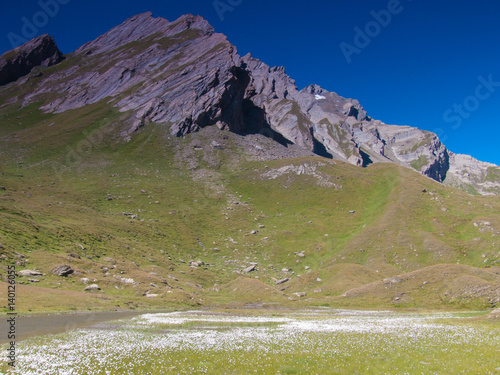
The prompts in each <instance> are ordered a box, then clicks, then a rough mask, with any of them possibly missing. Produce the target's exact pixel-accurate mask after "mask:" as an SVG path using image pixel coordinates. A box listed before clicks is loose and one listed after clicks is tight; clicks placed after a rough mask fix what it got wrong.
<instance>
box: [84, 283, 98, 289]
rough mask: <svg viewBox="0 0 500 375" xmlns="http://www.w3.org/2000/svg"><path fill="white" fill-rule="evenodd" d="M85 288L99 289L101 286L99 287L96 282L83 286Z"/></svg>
mask: <svg viewBox="0 0 500 375" xmlns="http://www.w3.org/2000/svg"><path fill="white" fill-rule="evenodd" d="M85 290H101V288H99V285H97V284H90V285H89V286H87V287H86V288H85Z"/></svg>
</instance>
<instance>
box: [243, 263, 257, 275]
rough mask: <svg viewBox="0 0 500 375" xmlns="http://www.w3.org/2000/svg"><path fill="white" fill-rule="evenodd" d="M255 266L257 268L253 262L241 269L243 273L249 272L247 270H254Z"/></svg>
mask: <svg viewBox="0 0 500 375" xmlns="http://www.w3.org/2000/svg"><path fill="white" fill-rule="evenodd" d="M256 268H257V266H256V265H255V264H252V265H251V266H249V267H247V268H245V269H244V270H243V272H245V273H249V272H252V271H255V269H256Z"/></svg>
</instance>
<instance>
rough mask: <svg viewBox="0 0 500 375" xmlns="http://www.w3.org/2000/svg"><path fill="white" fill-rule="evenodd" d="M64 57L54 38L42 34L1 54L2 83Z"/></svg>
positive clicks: (55, 62)
mask: <svg viewBox="0 0 500 375" xmlns="http://www.w3.org/2000/svg"><path fill="white" fill-rule="evenodd" d="M62 59H63V55H62V53H61V51H59V48H58V47H57V45H56V43H55V42H54V39H53V38H52V37H51V36H49V35H48V34H43V35H40V36H39V37H37V38H34V39H32V40H30V41H28V42H26V43H24V44H23V45H22V46H19V47H17V48H15V49H13V50H10V51H8V52H5V53H4V54H3V55H1V56H0V85H5V84H7V83H10V82H14V81H16V80H17V79H19V78H21V77H23V76H25V75H27V74H28V73H29V72H31V70H32V69H33V68H34V67H35V66H40V65H42V66H50V65H54V64H57V63H58V62H60V61H61V60H62Z"/></svg>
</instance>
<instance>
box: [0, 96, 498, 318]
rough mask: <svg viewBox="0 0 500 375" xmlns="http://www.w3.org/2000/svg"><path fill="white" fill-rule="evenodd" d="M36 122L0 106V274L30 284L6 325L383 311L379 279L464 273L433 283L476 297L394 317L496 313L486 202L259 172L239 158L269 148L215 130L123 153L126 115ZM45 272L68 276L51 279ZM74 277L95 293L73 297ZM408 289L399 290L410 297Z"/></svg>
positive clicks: (148, 140)
mask: <svg viewBox="0 0 500 375" xmlns="http://www.w3.org/2000/svg"><path fill="white" fill-rule="evenodd" d="M37 107H38V106H37V105H36V104H32V105H28V106H25V107H24V108H22V109H19V104H17V103H14V104H6V105H3V106H2V107H0V186H2V187H3V188H4V189H0V244H1V246H2V247H1V248H0V251H1V253H2V255H3V256H2V258H3V259H2V260H1V262H2V267H3V269H4V270H5V266H6V265H7V264H15V263H17V270H18V271H19V270H22V269H36V270H39V271H41V272H42V273H43V274H44V275H43V276H41V277H37V276H29V277H24V276H19V278H18V281H19V282H20V283H24V284H25V285H23V287H22V288H21V289H20V293H21V295H20V296H19V297H18V298H19V305H18V308H19V309H21V311H28V310H31V311H47V310H65V309H85V308H92V309H93V308H116V307H120V308H121V307H165V306H172V305H175V306H177V305H179V306H191V305H209V304H213V303H229V302H232V303H246V302H279V303H299V302H300V303H309V304H329V305H339V306H340V305H349V306H352V305H355V306H357V307H362V306H364V305H366V306H368V305H370V306H392V305H394V301H395V300H394V298H395V296H396V295H400V294H401V293H405V290H399V289H398V290H397V291H394V293H392V292H391V293H392V294H391V293H390V292H385V291H380V290H379V289H380V288H382V289H383V285H384V284H383V283H384V281H383V280H384V279H388V278H392V277H395V276H396V275H413V274H412V272H417V275H422V274H425V273H426V272H428V273H430V274H432V275H436V273H439V272H441V271H442V270H443V269H446V268H435V267H436V266H435V265H446V266H441V267H454V268H453V269H456V267H457V266H456V265H457V264H461V265H465V266H468V267H464V268H460V272H458V271H457V272H455V273H452V274H451V276H449V277H447V278H446V280H445V281H443V283H444V282H446V283H447V284H446V285H447V286H449V285H451V286H450V287H449V288H451V289H450V291H451V290H452V291H453V296H462V295H464V293H465V292H464V290H465V289H467V288H469V285H475V287H476V289H477V288H479V289H481V288H482V289H481V290H483V289H484V290H485V292H484V293H483V292H481V293H480V294H481V296H479V297H478V296H476V294H477V293H476V294H474V293H472V292H471V295H472V297H470V298H469V297H467V298H461V299H460V301H458V302H457V299H456V298H454V299H453V298H451V297H450V298H448V296H447V295H444V293H445V292H443V288H444V286H443V285H444V284H443V285H441V284H440V285H441V286H440V287H439V288H424V289H422V290H418V293H417V294H415V293H416V292H415V293H414V294H415V296H414V297H412V298H411V299H404V298H399V299H398V301H399V302H398V303H397V305H399V306H408V307H415V306H423V305H425V306H426V307H430V306H435V307H438V306H450V307H474V308H476V307H478V306H479V307H490V306H495V305H497V304H498V303H499V293H500V292H499V285H500V280H499V276H498V273H499V271H498V266H499V265H500V264H499V258H500V254H499V246H498V234H499V230H498V228H499V227H500V215H499V212H500V210H499V208H500V204H499V201H498V198H497V197H488V196H484V197H483V196H481V197H478V196H470V195H467V194H466V193H463V192H461V191H458V190H455V189H453V188H449V187H445V186H443V185H441V184H439V183H437V182H435V181H433V180H431V179H428V178H426V177H423V176H422V175H419V174H418V173H416V172H413V171H411V170H409V169H405V168H401V167H398V166H396V165H393V164H375V165H371V166H370V167H368V168H366V169H361V168H358V167H355V166H352V165H349V164H345V163H341V162H332V161H330V160H326V159H322V158H320V157H304V158H294V159H276V160H260V161H259V160H258V158H251V157H249V156H248V155H249V153H248V150H249V149H250V148H252V147H254V143H255V142H261V143H262V145H269V142H270V141H269V140H267V139H266V138H263V137H260V136H252V137H253V138H251V137H242V136H238V135H235V134H232V133H229V132H225V131H219V130H217V129H216V128H206V129H204V130H203V131H201V132H199V133H195V134H191V135H189V136H187V137H185V138H172V137H171V136H169V135H168V131H167V129H168V124H149V125H147V126H146V127H144V128H143V129H142V130H141V131H140V132H138V133H135V134H134V135H133V136H132V138H131V141H130V142H125V141H124V140H122V139H121V138H120V137H119V133H120V131H121V130H123V129H124V128H126V125H125V124H124V123H123V120H124V118H125V117H124V116H125V115H126V114H121V113H118V112H117V111H116V110H115V109H113V108H111V107H109V105H108V104H106V103H104V102H99V103H95V104H92V105H88V106H85V107H83V108H80V109H77V110H71V111H67V112H64V113H60V114H43V113H41V112H40V111H39V110H38V109H37ZM211 141H216V142H218V143H220V144H222V145H223V148H222V149H219V148H213V147H211ZM276 147H278V146H276ZM280 147H281V146H280ZM352 211H354V212H352ZM190 261H202V262H203V264H198V266H196V265H190V263H189V262H190ZM253 263H256V269H255V270H254V271H252V272H249V273H245V272H243V271H242V270H243V269H244V268H246V267H248V266H250V265H252V264H253ZM61 264H68V265H70V266H71V267H72V268H73V269H74V270H75V271H76V272H75V274H73V275H71V276H68V277H60V276H56V275H53V274H51V270H52V269H53V268H54V267H55V266H57V265H61ZM451 265H454V266H451ZM429 267H430V268H429ZM479 268H481V269H482V270H478V269H479ZM284 269H286V270H284ZM419 272H420V273H419ZM443 272H444V271H443ZM478 272H481V274H480V275H479V274H478ZM478 275H479V276H478ZM484 275H488V277H485V276H484ZM401 277H403V276H401ZM404 277H407V276H404ZM419 277H420V278H426V277H424V276H419ZM82 278H88V279H89V283H97V284H98V285H99V287H100V288H101V291H97V292H88V291H87V292H85V291H84V288H85V286H86V285H85V284H84V283H83V282H82V280H81V279H82ZM285 278H288V279H289V281H287V282H284V283H282V284H276V281H278V280H283V279H285ZM427 278H428V277H427ZM471 278H474V280H472V279H471ZM477 278H479V279H480V280H478V279H477ZM2 279H3V281H5V280H6V273H5V272H2ZM29 279H31V280H35V279H39V282H33V281H29ZM125 279H133V282H131V281H130V280H128V282H127V281H125ZM419 280H420V279H419ZM468 280H469V281H470V283H469V282H468ZM420 281H422V282H423V281H426V280H420ZM410 284H411V283H400V284H399V286H401V287H402V286H404V285H407V289H408V293H410V291H411V290H413V289H414V288H415V285H413V284H411V285H410ZM399 286H398V287H399ZM452 286H453V288H452ZM360 288H361V289H360ZM363 288H364V289H363ZM403 289H404V288H403ZM350 290H353V291H352V292H349V291H350ZM384 290H385V289H384ZM4 293H6V287H4V286H2V287H0V294H4ZM296 293H298V294H296ZM303 293H306V294H305V295H304V294H303ZM412 293H413V292H412ZM148 295H149V297H148ZM151 295H156V296H151ZM474 296H476V297H477V298H476V297H474ZM426 301H429V302H426ZM0 307H1V306H0Z"/></svg>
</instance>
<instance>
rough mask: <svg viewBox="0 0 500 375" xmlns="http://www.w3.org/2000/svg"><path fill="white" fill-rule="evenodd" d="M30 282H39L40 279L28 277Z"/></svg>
mask: <svg viewBox="0 0 500 375" xmlns="http://www.w3.org/2000/svg"><path fill="white" fill-rule="evenodd" d="M28 281H29V282H32V283H39V282H40V280H38V279H28Z"/></svg>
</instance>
